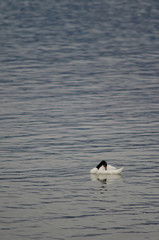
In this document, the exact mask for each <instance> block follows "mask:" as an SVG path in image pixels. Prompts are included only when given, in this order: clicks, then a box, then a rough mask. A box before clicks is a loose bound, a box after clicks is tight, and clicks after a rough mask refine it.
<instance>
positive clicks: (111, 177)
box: [90, 174, 122, 184]
mask: <svg viewBox="0 0 159 240" xmlns="http://www.w3.org/2000/svg"><path fill="white" fill-rule="evenodd" d="M90 178H91V180H92V181H100V182H101V183H103V184H111V183H113V182H115V181H117V180H121V179H122V175H121V174H107V175H106V174H90Z"/></svg>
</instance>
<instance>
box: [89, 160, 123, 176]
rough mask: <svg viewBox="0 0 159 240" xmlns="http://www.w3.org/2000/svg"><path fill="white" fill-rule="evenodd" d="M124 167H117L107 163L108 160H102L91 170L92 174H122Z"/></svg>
mask: <svg viewBox="0 0 159 240" xmlns="http://www.w3.org/2000/svg"><path fill="white" fill-rule="evenodd" d="M122 170H123V168H118V169H117V168H115V167H113V166H111V165H107V162H106V161H104V160H103V161H101V162H100V163H99V164H98V165H97V166H96V167H95V168H92V169H91V170H90V173H91V174H120V173H121V172H122Z"/></svg>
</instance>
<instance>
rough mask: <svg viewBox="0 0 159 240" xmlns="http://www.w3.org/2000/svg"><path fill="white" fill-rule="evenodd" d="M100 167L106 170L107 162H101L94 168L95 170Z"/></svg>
mask: <svg viewBox="0 0 159 240" xmlns="http://www.w3.org/2000/svg"><path fill="white" fill-rule="evenodd" d="M101 166H104V167H105V169H107V162H106V161H104V160H103V161H101V162H100V163H99V164H98V165H97V166H96V168H98V169H99V168H100V167H101Z"/></svg>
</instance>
